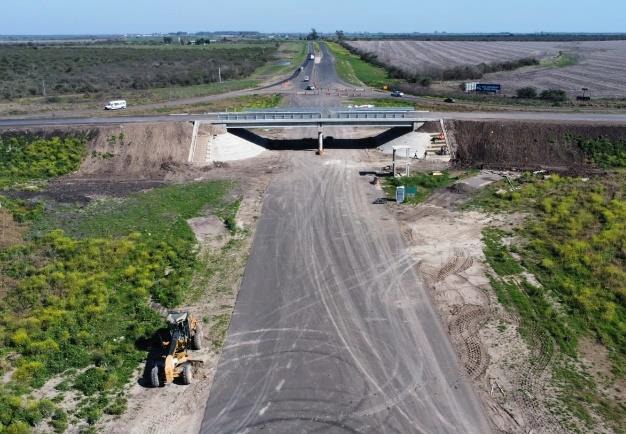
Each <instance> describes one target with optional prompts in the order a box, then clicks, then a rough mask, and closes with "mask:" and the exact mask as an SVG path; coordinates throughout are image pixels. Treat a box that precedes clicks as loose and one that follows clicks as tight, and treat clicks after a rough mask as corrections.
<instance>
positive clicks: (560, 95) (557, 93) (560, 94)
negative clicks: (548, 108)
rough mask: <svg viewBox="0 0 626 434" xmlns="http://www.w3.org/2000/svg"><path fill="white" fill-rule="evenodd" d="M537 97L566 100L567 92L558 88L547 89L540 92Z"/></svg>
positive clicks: (558, 100) (555, 100)
mask: <svg viewBox="0 0 626 434" xmlns="http://www.w3.org/2000/svg"><path fill="white" fill-rule="evenodd" d="M539 98H541V99H544V100H546V101H552V102H556V103H558V102H565V101H567V94H566V93H565V91H564V90H560V89H548V90H544V91H542V92H541V94H540V95H539Z"/></svg>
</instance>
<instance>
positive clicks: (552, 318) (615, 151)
mask: <svg viewBox="0 0 626 434" xmlns="http://www.w3.org/2000/svg"><path fill="white" fill-rule="evenodd" d="M577 140H578V144H579V146H580V148H581V149H582V150H583V151H584V152H585V153H586V154H587V155H588V156H589V158H590V159H591V160H592V161H594V162H596V163H597V164H600V165H605V166H607V165H608V166H609V167H613V168H616V167H618V168H620V170H618V171H616V172H613V173H609V174H606V175H603V176H602V177H600V176H598V177H593V178H579V177H566V176H558V175H543V174H538V175H533V174H525V175H523V176H522V177H520V178H519V179H517V180H515V181H511V182H512V184H509V183H508V182H500V183H498V184H496V185H494V186H492V187H489V188H487V189H485V190H484V191H482V192H480V193H479V194H478V195H477V196H476V197H475V198H474V200H473V201H472V202H471V203H470V205H469V206H470V207H478V208H480V209H483V210H487V211H490V212H498V213H509V212H520V211H521V212H523V213H524V214H525V215H526V218H525V219H524V222H523V223H522V224H521V225H520V226H519V227H517V228H516V229H515V231H513V232H505V231H503V230H500V229H497V228H488V229H485V230H484V232H483V241H484V253H485V256H486V258H487V262H488V263H489V265H490V266H491V269H492V270H493V273H492V275H491V276H490V279H491V284H492V287H493V288H494V290H495V292H496V294H497V296H498V299H499V301H500V302H501V303H502V304H503V305H504V306H506V307H508V308H509V309H512V310H514V311H515V312H516V313H518V314H519V315H520V317H521V320H522V322H521V328H520V331H521V333H522V335H523V336H524V337H525V338H526V339H527V340H528V341H529V343H530V344H531V345H541V347H542V351H544V352H546V353H554V354H555V355H556V356H555V357H554V358H552V360H553V363H552V365H551V369H552V376H553V379H554V384H555V385H556V386H557V388H558V398H559V401H560V402H561V403H562V404H563V405H564V406H565V408H566V409H567V411H568V412H569V414H571V415H574V416H575V417H576V418H577V419H578V421H580V423H582V424H583V425H584V426H585V428H584V430H587V429H591V428H592V426H593V424H594V417H601V418H602V420H604V421H605V422H606V423H607V424H608V425H609V426H612V427H613V429H617V431H618V432H620V429H621V428H623V426H624V422H625V420H624V415H625V414H626V407H625V404H624V402H620V400H619V399H615V398H614V396H615V393H617V394H618V395H619V393H620V391H619V390H616V389H615V388H616V387H617V386H616V381H618V380H620V379H623V378H624V377H625V376H626V368H625V366H626V365H625V362H626V292H625V287H624V281H625V280H626V245H625V244H624V240H626V225H624V221H625V220H626V181H625V180H624V177H623V172H622V171H621V168H623V167H625V166H626V160H624V161H623V160H622V157H623V155H621V154H622V153H623V149H622V147H623V143H621V142H620V143H617V144H615V143H613V144H609V143H608V142H607V141H606V140H604V139H597V140H587V139H584V140H583V139H577ZM609 145H612V146H609ZM605 146H606V148H605ZM620 155H621V157H620ZM528 273H530V274H528ZM529 275H532V276H534V277H535V278H536V281H535V280H534V279H532V278H530V277H529ZM582 339H591V340H592V341H593V342H597V343H598V344H600V345H602V346H604V347H605V348H606V349H607V350H608V358H609V365H610V367H611V369H610V372H606V373H604V376H603V377H602V378H594V377H592V376H591V375H590V374H589V372H588V371H587V370H586V368H585V367H583V366H581V364H580V363H579V360H578V357H579V345H580V343H581V340H582ZM557 414H560V415H561V423H562V424H564V425H565V426H567V427H568V428H569V429H572V430H575V431H579V430H580V429H581V426H579V425H576V423H574V421H572V420H568V418H567V414H564V413H562V412H559V413H557ZM594 415H595V416H594Z"/></svg>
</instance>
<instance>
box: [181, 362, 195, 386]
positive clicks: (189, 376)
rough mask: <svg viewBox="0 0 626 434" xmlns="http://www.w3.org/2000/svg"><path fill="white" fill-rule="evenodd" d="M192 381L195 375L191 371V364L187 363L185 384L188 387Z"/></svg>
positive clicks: (184, 371) (184, 369) (184, 373)
mask: <svg viewBox="0 0 626 434" xmlns="http://www.w3.org/2000/svg"><path fill="white" fill-rule="evenodd" d="M192 381H193V373H192V370H191V364H190V363H187V364H186V365H185V366H184V367H183V384H184V385H187V386H188V385H190V384H191V382H192Z"/></svg>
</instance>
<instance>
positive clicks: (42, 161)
mask: <svg viewBox="0 0 626 434" xmlns="http://www.w3.org/2000/svg"><path fill="white" fill-rule="evenodd" d="M89 138H90V134H89V133H83V134H78V135H61V134H59V135H53V136H51V137H41V136H36V135H24V134H2V135H0V184H2V183H5V184H6V183H9V184H10V183H11V182H17V181H19V180H28V179H47V178H53V177H56V176H61V175H65V174H67V173H70V172H73V171H75V170H77V169H78V168H79V167H80V164H81V162H82V161H83V159H84V158H85V156H86V153H87V147H86V143H87V141H88V140H89Z"/></svg>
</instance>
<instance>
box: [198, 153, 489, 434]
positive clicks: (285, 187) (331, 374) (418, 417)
mask: <svg viewBox="0 0 626 434" xmlns="http://www.w3.org/2000/svg"><path fill="white" fill-rule="evenodd" d="M360 152H363V151H358V150H334V151H332V152H330V153H329V154H327V155H326V156H325V157H324V158H319V159H317V158H315V157H313V156H312V154H311V153H309V152H291V153H290V160H291V164H290V166H291V170H290V171H289V172H287V173H285V174H282V175H280V176H278V177H277V178H276V179H275V180H274V181H273V182H272V183H271V185H270V187H269V189H268V191H267V193H266V197H265V202H264V205H263V212H262V215H261V219H260V220H259V223H258V226H257V232H256V235H255V239H254V244H253V249H252V253H251V256H250V259H249V262H248V265H247V268H246V272H245V276H244V280H243V283H242V286H241V289H240V292H239V296H238V299H237V304H236V308H235V312H234V315H233V318H232V322H231V325H230V329H229V332H228V336H227V339H226V343H225V347H224V350H223V353H222V356H221V360H220V363H219V365H218V368H217V372H216V374H215V380H214V384H213V387H212V390H211V395H210V398H209V402H208V404H207V408H206V412H205V418H204V421H203V424H202V432H203V433H224V432H257V431H261V430H267V431H269V432H277V433H278V432H280V433H297V432H314V431H319V432H375V433H392V432H393V433H396V432H398V433H400V432H401V433H411V432H422V433H444V432H445V433H487V432H489V431H490V428H489V425H488V423H487V422H486V420H485V418H484V416H483V411H482V408H481V406H480V404H479V402H478V399H477V398H476V396H475V395H474V393H473V391H472V390H471V389H470V387H469V386H468V383H467V381H466V379H465V378H464V376H463V374H462V373H461V369H460V367H459V365H458V363H457V357H456V355H455V353H454V351H453V349H452V347H451V345H450V343H449V341H448V337H447V335H446V333H445V332H444V330H443V328H442V326H441V323H440V319H439V318H438V316H437V314H436V313H435V312H434V311H433V308H432V306H431V300H430V298H429V295H428V293H427V291H426V289H425V287H424V286H423V284H422V281H421V279H420V276H418V275H417V274H416V264H415V263H414V261H413V260H412V259H411V255H410V254H409V252H408V251H407V249H406V247H405V244H404V242H403V240H402V237H401V234H400V230H399V227H398V224H397V223H396V222H395V220H393V219H392V218H391V216H390V214H389V213H388V211H387V210H386V209H385V207H382V206H377V205H373V204H372V202H373V201H374V200H375V199H376V198H377V197H378V196H380V194H381V193H380V191H379V190H376V189H375V188H374V187H373V186H371V185H370V184H369V183H368V179H367V177H361V176H359V170H361V169H365V168H366V166H365V165H362V164H358V163H357V162H356V161H357V160H358V157H359V153H360Z"/></svg>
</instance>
